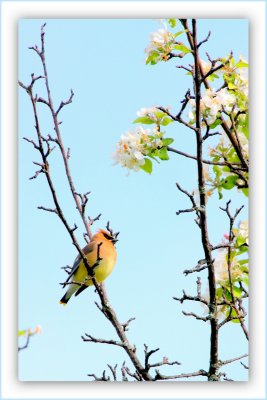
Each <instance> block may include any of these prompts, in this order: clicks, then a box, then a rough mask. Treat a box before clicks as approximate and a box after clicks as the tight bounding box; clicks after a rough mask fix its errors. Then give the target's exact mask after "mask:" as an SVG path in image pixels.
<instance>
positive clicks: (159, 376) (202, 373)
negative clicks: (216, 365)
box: [154, 369, 208, 381]
mask: <svg viewBox="0 0 267 400" xmlns="http://www.w3.org/2000/svg"><path fill="white" fill-rule="evenodd" d="M195 376H208V373H207V372H206V371H204V370H203V369H200V370H199V371H196V372H190V373H188V374H179V375H170V376H168V375H162V374H161V373H160V372H159V371H157V375H156V376H155V379H154V380H155V381H160V380H173V379H183V378H193V377H195Z"/></svg>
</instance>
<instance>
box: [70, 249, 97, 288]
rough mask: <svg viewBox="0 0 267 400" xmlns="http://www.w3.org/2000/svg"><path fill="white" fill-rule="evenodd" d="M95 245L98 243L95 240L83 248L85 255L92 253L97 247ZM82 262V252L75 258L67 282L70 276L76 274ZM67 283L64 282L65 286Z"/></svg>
mask: <svg viewBox="0 0 267 400" xmlns="http://www.w3.org/2000/svg"><path fill="white" fill-rule="evenodd" d="M95 245H96V244H95V242H90V243H88V244H87V245H86V246H85V247H84V248H83V249H82V251H83V253H84V255H85V256H87V254H90V253H92V252H93V251H94V249H95ZM80 262H81V256H80V254H78V256H77V257H76V258H75V260H74V263H73V267H72V270H71V271H70V274H69V276H68V278H67V279H66V281H65V284H67V283H68V282H69V280H70V278H71V277H72V276H73V275H74V274H75V272H76V271H77V269H78V267H79V265H80ZM65 284H64V286H63V288H64V287H65V286H66V285H65Z"/></svg>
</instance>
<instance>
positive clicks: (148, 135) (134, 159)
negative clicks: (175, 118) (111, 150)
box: [113, 126, 162, 171]
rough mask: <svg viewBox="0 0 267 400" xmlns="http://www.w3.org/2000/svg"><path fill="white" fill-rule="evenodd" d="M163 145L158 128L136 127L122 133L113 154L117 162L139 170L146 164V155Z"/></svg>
mask: <svg viewBox="0 0 267 400" xmlns="http://www.w3.org/2000/svg"><path fill="white" fill-rule="evenodd" d="M161 145H162V142H161V140H160V137H159V132H158V130H157V129H156V128H154V130H152V129H144V128H143V127H142V126H138V127H136V129H135V130H133V131H127V132H126V133H125V134H124V135H121V138H120V140H119V142H118V143H117V150H116V153H115V154H113V158H114V160H115V164H121V165H122V166H123V167H126V168H128V169H129V170H130V169H132V170H134V171H138V170H139V169H140V166H142V165H144V164H145V156H146V155H147V154H149V153H150V152H151V150H152V149H154V148H155V149H156V148H158V147H160V146H161Z"/></svg>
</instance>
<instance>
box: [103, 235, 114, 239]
mask: <svg viewBox="0 0 267 400" xmlns="http://www.w3.org/2000/svg"><path fill="white" fill-rule="evenodd" d="M103 235H104V237H105V238H106V239H107V240H112V239H113V237H112V236H110V235H107V234H106V233H103Z"/></svg>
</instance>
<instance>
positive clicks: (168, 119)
mask: <svg viewBox="0 0 267 400" xmlns="http://www.w3.org/2000/svg"><path fill="white" fill-rule="evenodd" d="M172 122H173V119H171V118H169V117H164V118H163V119H162V120H161V121H160V125H163V126H166V125H169V124H171V123H172Z"/></svg>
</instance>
